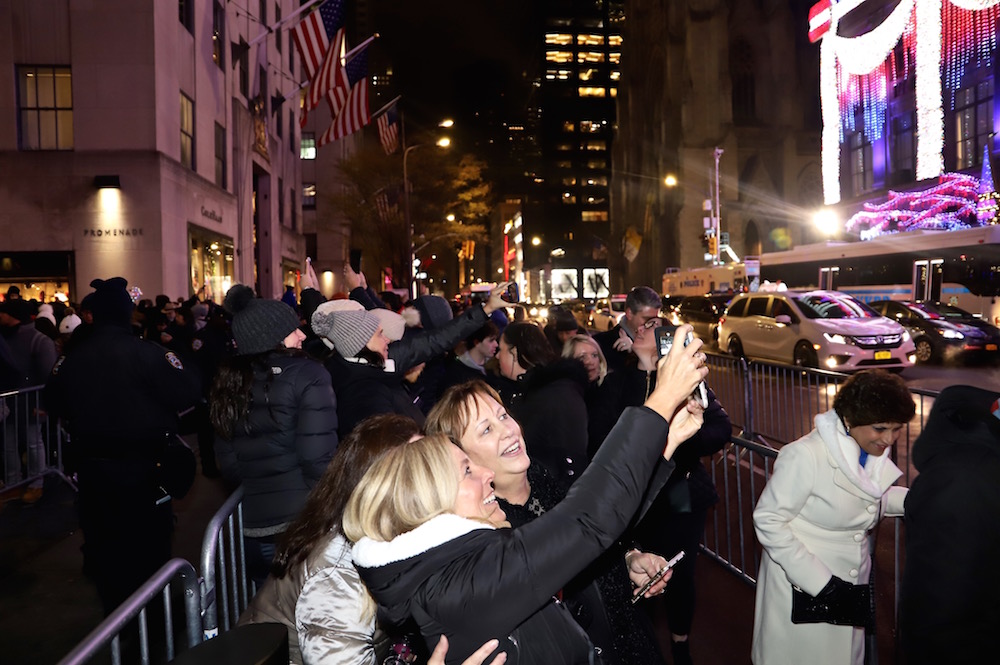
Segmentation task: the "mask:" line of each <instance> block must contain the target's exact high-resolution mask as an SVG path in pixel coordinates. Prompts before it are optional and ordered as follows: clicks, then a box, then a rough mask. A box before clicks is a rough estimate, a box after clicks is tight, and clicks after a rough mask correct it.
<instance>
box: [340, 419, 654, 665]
mask: <svg viewBox="0 0 1000 665" xmlns="http://www.w3.org/2000/svg"><path fill="white" fill-rule="evenodd" d="M666 436H667V422H666V421H665V420H663V418H661V417H660V416H659V415H657V414H656V413H654V412H653V411H651V410H649V409H647V408H645V407H640V408H633V409H629V410H628V411H627V412H626V413H625V414H624V415H623V416H622V419H621V421H620V422H619V423H618V425H617V426H616V427H615V429H614V430H613V431H612V433H611V435H610V441H609V445H606V446H604V447H603V448H602V450H601V452H600V454H598V456H597V457H596V458H595V459H594V461H593V463H592V464H591V465H590V467H589V469H588V471H587V473H585V474H584V475H583V476H582V477H581V478H580V479H579V480H578V481H577V482H576V484H575V485H574V486H573V487H572V488H571V489H570V491H569V493H568V494H567V495H566V499H565V500H563V501H562V502H561V503H559V505H557V506H555V507H554V508H553V509H552V510H550V511H548V512H546V513H545V514H544V515H542V516H541V517H539V518H538V519H536V520H534V521H533V522H530V523H528V524H525V525H524V526H522V527H520V528H518V529H514V530H510V529H492V528H491V527H489V526H487V525H485V524H483V523H481V522H476V521H472V520H467V519H464V518H461V517H458V516H456V515H452V514H446V515H440V516H438V517H436V518H434V519H432V520H430V521H429V522H426V523H425V524H423V525H421V526H420V527H418V528H417V529H415V530H413V531H410V532H408V533H405V534H402V535H400V536H398V537H396V538H395V539H393V540H392V541H390V542H388V543H384V542H375V541H373V540H371V539H368V538H363V539H361V540H360V541H359V542H358V544H357V545H356V546H355V548H354V563H355V565H356V566H357V567H358V572H359V573H360V574H361V578H362V579H363V580H364V582H365V584H366V585H367V586H368V589H369V590H370V591H371V592H372V594H373V595H374V596H375V599H376V600H377V601H378V603H379V605H381V606H383V607H384V608H385V610H386V611H387V613H388V617H389V619H390V620H391V621H393V622H401V621H402V620H404V619H405V618H406V617H408V616H412V617H413V618H414V619H415V620H416V622H417V624H418V625H419V626H420V630H421V633H422V634H423V636H424V639H425V640H426V641H427V644H428V645H429V646H431V647H433V646H434V645H436V644H437V642H438V638H439V636H440V635H441V634H442V633H443V634H446V635H447V636H448V641H449V643H450V644H451V647H450V648H449V650H448V656H447V662H448V663H450V664H455V663H461V662H462V661H463V660H465V659H466V658H468V656H469V655H470V654H471V653H472V652H473V651H474V650H475V649H477V648H478V647H480V646H481V645H482V644H483V643H484V642H486V641H487V640H489V639H491V638H494V637H496V638H498V639H499V640H500V647H499V651H505V652H506V653H507V663H508V664H510V665H543V664H544V665H585V664H586V663H588V662H589V661H590V656H591V654H592V647H591V644H590V640H589V639H587V636H586V633H584V632H583V630H582V629H581V628H580V627H579V626H578V625H577V624H576V622H575V621H573V618H572V617H571V616H570V615H569V612H567V611H566V609H565V606H563V605H562V604H561V603H558V602H553V598H552V596H553V594H555V593H556V592H557V591H558V590H559V589H561V588H563V587H564V586H565V585H566V584H567V583H568V582H569V581H570V580H571V579H572V578H573V577H574V576H575V575H576V574H577V573H579V572H580V571H581V570H583V568H584V567H586V566H587V565H588V564H589V563H590V562H591V561H593V560H594V559H596V558H597V557H598V556H600V555H601V554H602V553H603V552H604V551H605V550H607V549H608V548H609V547H610V546H611V545H612V544H613V543H614V542H615V540H616V539H617V538H618V536H619V535H620V534H621V533H622V531H623V530H624V529H625V527H626V526H627V525H628V523H629V521H630V520H631V519H632V517H633V516H634V515H635V513H636V511H637V510H638V509H639V508H640V504H641V502H642V498H643V494H644V493H645V491H646V488H647V486H648V485H649V483H650V479H651V477H652V476H653V472H654V469H655V468H657V467H658V462H659V460H661V459H662V458H661V455H662V452H663V442H664V441H665V440H666ZM668 464H669V463H668ZM659 466H662V465H659ZM492 659H493V656H492V655H491V656H490V657H488V658H487V659H486V662H490V661H491V660H492Z"/></svg>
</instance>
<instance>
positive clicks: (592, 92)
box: [577, 87, 605, 97]
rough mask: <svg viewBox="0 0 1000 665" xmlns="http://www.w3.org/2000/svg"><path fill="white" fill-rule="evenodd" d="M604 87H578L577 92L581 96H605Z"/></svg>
mask: <svg viewBox="0 0 1000 665" xmlns="http://www.w3.org/2000/svg"><path fill="white" fill-rule="evenodd" d="M604 92H605V91H604V88H590V87H586V88H585V87H580V88H577V93H578V94H579V95H580V96H581V97H603V96H604Z"/></svg>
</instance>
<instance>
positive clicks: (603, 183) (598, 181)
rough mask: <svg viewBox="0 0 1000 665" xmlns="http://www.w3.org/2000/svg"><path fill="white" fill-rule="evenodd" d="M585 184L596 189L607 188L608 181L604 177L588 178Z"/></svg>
mask: <svg viewBox="0 0 1000 665" xmlns="http://www.w3.org/2000/svg"><path fill="white" fill-rule="evenodd" d="M584 184H586V185H592V186H595V187H607V186H608V179H607V177H606V176H603V175H595V176H588V177H587V179H586V180H584Z"/></svg>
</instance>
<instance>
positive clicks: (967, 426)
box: [900, 386, 1000, 665]
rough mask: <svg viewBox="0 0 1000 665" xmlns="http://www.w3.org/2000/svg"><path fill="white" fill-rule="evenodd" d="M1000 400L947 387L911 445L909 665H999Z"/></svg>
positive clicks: (905, 626) (906, 594) (906, 593)
mask: <svg viewBox="0 0 1000 665" xmlns="http://www.w3.org/2000/svg"><path fill="white" fill-rule="evenodd" d="M998 397H1000V394H997V393H991V392H987V391H985V390H980V389H978V388H972V387H970V386H952V387H950V388H946V389H945V390H944V391H942V393H941V394H940V395H939V396H938V398H937V399H936V400H935V403H934V407H933V409H932V410H931V414H930V417H929V418H928V420H927V424H926V425H925V426H924V430H923V432H922V433H921V434H920V436H919V437H918V438H917V440H916V442H915V443H914V444H913V457H912V459H913V463H914V465H915V466H916V468H917V470H918V471H919V472H920V475H918V476H917V477H916V479H915V480H914V481H913V485H912V487H911V489H910V492H909V494H907V496H906V502H905V504H904V511H905V513H904V514H905V519H906V567H905V568H904V570H903V581H902V587H901V592H900V610H901V616H900V634H901V636H902V642H903V650H904V651H905V653H906V662H907V663H911V664H915V665H923V664H924V663H958V664H962V665H965V664H972V663H987V662H995V661H994V659H995V658H996V657H997V645H998V640H997V636H996V631H997V626H1000V604H998V602H997V593H998V592H1000V567H998V563H997V562H998V561H1000V530H998V528H997V524H998V523H1000V420H997V419H996V418H995V417H994V415H992V414H991V413H990V410H991V408H992V405H993V404H994V403H995V400H996V399H997V398H998Z"/></svg>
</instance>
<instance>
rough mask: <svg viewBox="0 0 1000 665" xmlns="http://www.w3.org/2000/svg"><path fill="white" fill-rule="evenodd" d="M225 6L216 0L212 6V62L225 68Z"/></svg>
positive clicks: (220, 67)
mask: <svg viewBox="0 0 1000 665" xmlns="http://www.w3.org/2000/svg"><path fill="white" fill-rule="evenodd" d="M225 46H226V8H225V7H223V6H222V5H221V4H219V2H218V0H216V2H215V4H214V5H213V6H212V62H214V63H215V64H217V65H218V66H219V69H222V70H223V71H225V69H226V49H225Z"/></svg>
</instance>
